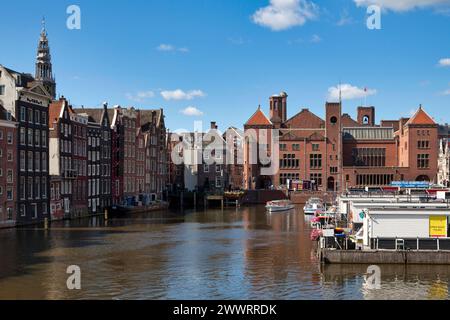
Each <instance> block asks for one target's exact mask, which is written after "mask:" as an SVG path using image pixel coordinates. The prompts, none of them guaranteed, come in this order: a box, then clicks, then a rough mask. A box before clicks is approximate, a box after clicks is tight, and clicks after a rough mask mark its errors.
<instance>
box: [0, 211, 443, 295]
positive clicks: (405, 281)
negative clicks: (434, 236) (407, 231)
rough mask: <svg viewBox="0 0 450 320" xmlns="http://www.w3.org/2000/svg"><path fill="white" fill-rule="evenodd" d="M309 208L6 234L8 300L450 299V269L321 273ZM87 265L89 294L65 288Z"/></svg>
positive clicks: (1, 270)
mask: <svg viewBox="0 0 450 320" xmlns="http://www.w3.org/2000/svg"><path fill="white" fill-rule="evenodd" d="M309 234H310V226H309V220H308V218H307V217H304V215H303V214H302V213H301V212H300V209H298V210H294V211H292V212H290V213H273V214H266V212H265V210H264V208H262V207H257V208H255V207H253V208H242V209H238V210H236V209H229V210H225V211H224V212H222V211H221V210H208V211H198V212H190V213H188V214H186V215H184V216H181V215H174V214H168V213H165V212H161V213H149V214H140V215H136V216H132V217H125V218H121V219H111V220H109V221H104V219H102V218H92V219H87V220H77V221H70V222H62V223H56V224H53V225H52V228H51V229H50V230H48V231H45V230H40V229H19V230H2V231H0V299H386V298H387V299H401V298H406V299H446V298H448V295H449V293H448V283H449V277H450V268H449V267H446V266H441V267H420V266H408V267H407V268H405V267H403V266H386V267H382V289H381V290H368V289H365V286H364V285H363V283H364V279H363V275H364V273H365V272H366V269H367V266H343V265H333V266H324V267H323V268H321V267H320V265H319V263H318V261H317V258H316V256H315V253H314V247H313V245H312V242H311V241H310V240H309ZM69 265H79V266H80V267H81V270H82V290H81V291H69V290H67V288H66V280H67V274H66V268H67V266H69Z"/></svg>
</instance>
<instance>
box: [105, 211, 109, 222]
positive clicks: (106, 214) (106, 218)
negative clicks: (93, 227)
mask: <svg viewBox="0 0 450 320" xmlns="http://www.w3.org/2000/svg"><path fill="white" fill-rule="evenodd" d="M105 220H108V209H105Z"/></svg>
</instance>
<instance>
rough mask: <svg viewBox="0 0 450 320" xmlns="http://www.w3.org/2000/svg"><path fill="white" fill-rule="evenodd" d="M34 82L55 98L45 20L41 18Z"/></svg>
mask: <svg viewBox="0 0 450 320" xmlns="http://www.w3.org/2000/svg"><path fill="white" fill-rule="evenodd" d="M35 79H36V81H38V82H40V83H42V84H43V85H44V87H45V88H46V89H47V91H49V93H50V94H51V96H52V97H53V98H55V96H56V84H55V79H54V77H53V71H52V57H51V54H50V46H49V44H48V38H47V28H46V24H45V18H42V29H41V35H40V38H39V43H38V48H37V56H36V74H35Z"/></svg>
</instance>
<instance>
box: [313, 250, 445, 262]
mask: <svg viewBox="0 0 450 320" xmlns="http://www.w3.org/2000/svg"><path fill="white" fill-rule="evenodd" d="M320 257H321V260H322V262H324V263H325V264H424V265H427V264H428V265H431V264H435V265H450V251H425V250H424V251H395V250H373V251H359V250H327V249H325V250H321V252H320Z"/></svg>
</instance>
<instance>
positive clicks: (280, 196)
mask: <svg viewBox="0 0 450 320" xmlns="http://www.w3.org/2000/svg"><path fill="white" fill-rule="evenodd" d="M285 199H287V196H286V194H285V193H284V192H283V191H281V190H248V191H247V192H246V194H245V196H244V197H243V198H242V204H244V205H246V204H266V203H267V202H268V201H274V200H285Z"/></svg>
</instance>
